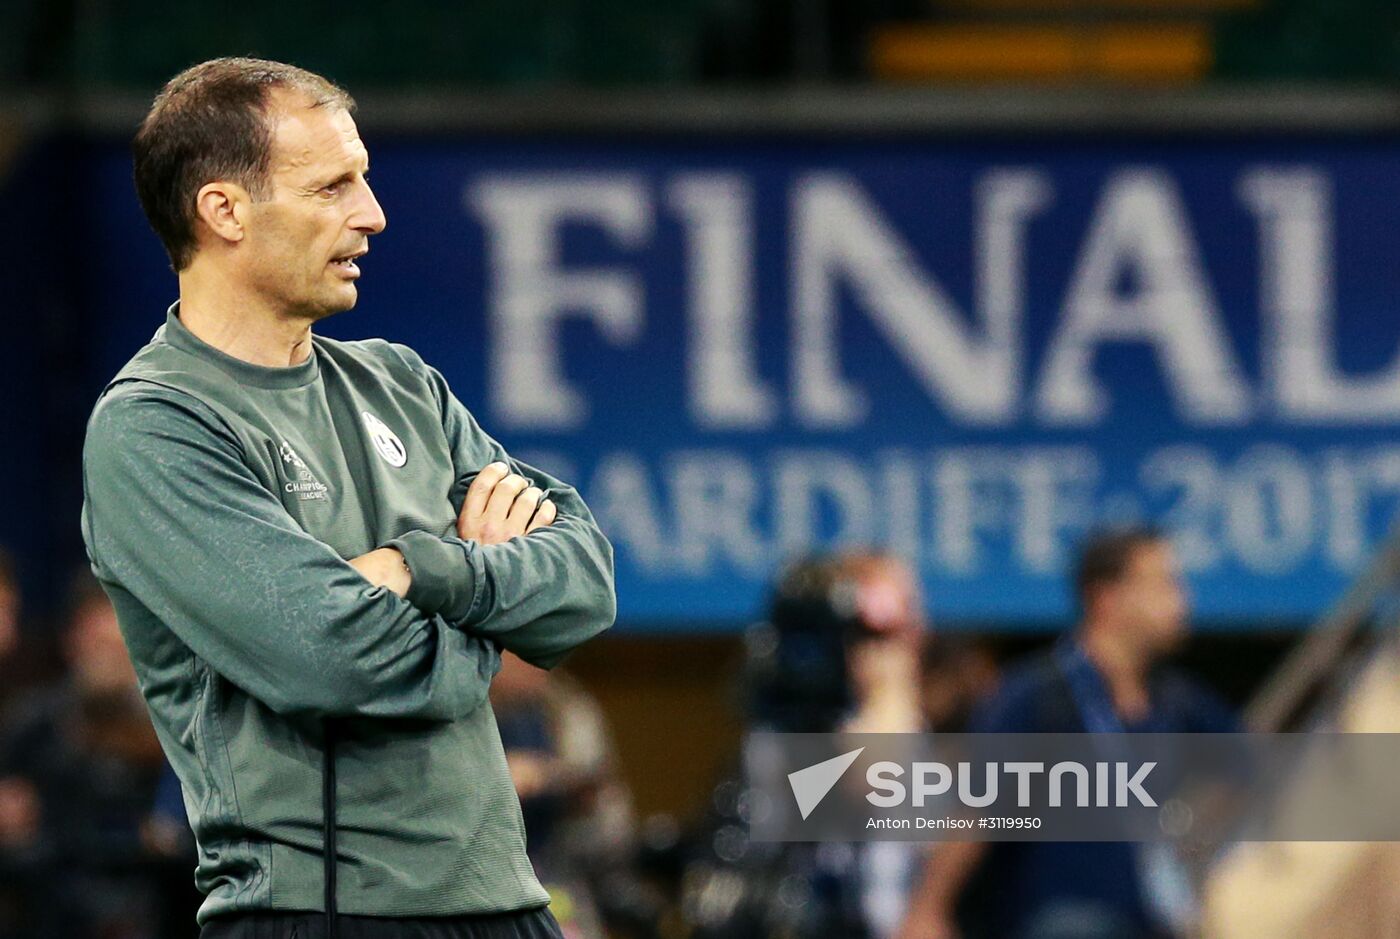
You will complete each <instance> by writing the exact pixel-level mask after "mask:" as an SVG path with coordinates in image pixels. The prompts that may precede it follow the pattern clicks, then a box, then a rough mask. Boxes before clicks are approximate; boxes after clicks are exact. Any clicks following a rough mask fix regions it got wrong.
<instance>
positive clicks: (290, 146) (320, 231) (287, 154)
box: [242, 94, 384, 320]
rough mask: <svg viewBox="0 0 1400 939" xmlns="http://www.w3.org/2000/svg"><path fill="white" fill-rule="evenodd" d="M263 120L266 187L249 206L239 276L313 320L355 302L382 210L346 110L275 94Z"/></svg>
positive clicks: (275, 302) (285, 310) (276, 303)
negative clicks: (267, 146)
mask: <svg viewBox="0 0 1400 939" xmlns="http://www.w3.org/2000/svg"><path fill="white" fill-rule="evenodd" d="M268 119H269V120H270V121H271V122H272V126H273V133H272V153H271V160H270V166H269V188H270V192H269V193H268V198H267V199H265V200H264V201H261V202H255V203H253V204H252V205H251V206H250V207H249V214H248V220H247V223H246V225H245V231H246V238H245V245H244V247H245V249H246V250H244V251H243V252H242V254H243V259H242V260H243V264H244V274H245V276H246V277H247V278H248V280H249V281H250V282H251V284H252V286H253V287H254V289H255V290H256V291H257V292H258V293H259V294H261V295H262V296H263V297H265V298H267V300H268V301H269V302H270V304H271V305H272V307H273V308H274V309H276V310H278V311H279V312H281V313H282V314H283V315H285V316H289V317H295V318H298V319H308V320H318V319H321V318H322V317H325V316H329V315H331V314H332V313H339V312H341V311H342V310H348V309H350V308H351V307H353V306H354V305H355V300H356V298H357V293H356V289H355V281H356V279H358V278H359V276H360V270H359V268H358V267H357V266H356V264H355V261H354V259H355V258H357V257H358V256H359V255H361V254H363V253H364V252H366V251H368V250H369V245H368V242H369V236H370V235H373V234H377V233H378V232H381V231H383V230H384V212H383V210H381V209H380V207H379V203H378V202H377V201H376V200H375V198H374V193H373V192H371V191H370V188H369V183H368V182H367V181H366V179H365V174H366V173H368V172H369V153H368V152H367V151H366V150H365V146H364V144H363V143H361V142H360V135H359V132H358V131H357V130H356V128H355V121H354V120H353V119H352V118H351V117H350V114H349V112H348V111H346V110H344V109H343V108H337V107H321V108H313V107H308V106H307V104H306V102H305V101H304V99H301V98H299V97H297V96H294V95H290V94H277V95H274V96H273V98H272V101H271V102H270V104H269V109H268Z"/></svg>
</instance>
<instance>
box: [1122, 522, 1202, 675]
mask: <svg viewBox="0 0 1400 939" xmlns="http://www.w3.org/2000/svg"><path fill="white" fill-rule="evenodd" d="M1108 592H1109V594H1110V597H1111V602H1112V604H1113V606H1114V612H1115V617H1114V618H1115V619H1117V620H1118V624H1119V628H1120V629H1122V630H1124V631H1125V632H1128V633H1131V634H1132V635H1133V636H1134V638H1135V639H1136V640H1137V641H1138V643H1139V645H1140V646H1141V647H1142V648H1143V649H1144V651H1146V652H1148V653H1149V654H1151V655H1163V654H1166V653H1168V652H1170V651H1172V650H1173V649H1175V648H1176V647H1177V646H1178V645H1179V644H1180V643H1181V640H1182V639H1183V638H1184V637H1185V635H1186V614H1187V598H1186V590H1185V588H1184V587H1183V586H1182V584H1181V576H1180V574H1179V573H1178V571H1177V566H1176V554H1175V552H1174V551H1172V547H1171V545H1170V544H1169V543H1167V542H1165V541H1154V542H1151V543H1149V544H1144V545H1140V546H1138V547H1137V548H1136V549H1135V550H1134V551H1133V554H1132V557H1131V558H1129V560H1128V565H1127V568H1126V569H1125V570H1124V572H1123V576H1122V578H1121V579H1120V580H1119V581H1118V582H1117V583H1116V584H1114V585H1112V586H1111V587H1109V588H1108Z"/></svg>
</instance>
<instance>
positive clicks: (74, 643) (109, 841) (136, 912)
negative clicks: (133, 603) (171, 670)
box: [0, 571, 189, 939]
mask: <svg viewBox="0 0 1400 939" xmlns="http://www.w3.org/2000/svg"><path fill="white" fill-rule="evenodd" d="M66 609H67V614H66V617H65V621H64V625H63V630H62V635H61V645H62V650H63V656H64V660H65V662H66V664H67V668H68V671H67V674H66V676H65V677H64V678H63V680H62V681H60V682H59V683H58V684H56V685H55V686H54V687H52V688H48V689H43V690H35V691H34V692H32V693H31V695H30V696H29V697H28V698H27V699H26V700H25V701H23V702H22V703H21V704H19V705H18V706H16V708H15V709H14V710H13V711H12V719H11V721H10V723H9V726H8V727H7V728H6V733H5V735H4V739H3V740H0V775H3V776H4V777H5V778H6V779H7V780H9V785H10V786H11V787H14V786H15V785H19V786H22V787H24V789H25V791H26V795H27V799H28V803H29V804H28V813H27V816H26V817H25V818H24V819H23V824H21V825H19V826H17V825H16V820H15V818H14V817H13V815H14V808H13V803H11V804H10V805H9V807H8V808H5V807H3V805H2V804H0V812H3V813H4V814H7V815H9V816H10V817H9V818H8V819H7V821H6V822H5V823H4V824H0V834H2V835H3V847H0V851H3V852H4V854H5V856H6V857H7V858H8V859H9V863H10V865H11V866H12V868H13V869H12V873H13V875H14V876H15V877H16V878H17V879H18V884H19V886H20V890H21V892H22V894H23V896H22V897H21V898H20V911H19V912H17V913H16V914H15V920H14V922H13V923H12V924H11V927H12V928H15V929H16V930H17V931H16V932H14V933H12V934H14V935H22V936H32V937H39V936H48V935H55V936H66V937H80V936H102V937H104V939H107V937H112V939H140V937H148V936H156V935H158V934H159V932H160V929H161V922H162V910H163V908H164V906H165V900H164V898H163V896H162V894H161V887H160V883H159V874H160V872H159V869H158V868H159V865H160V863H161V862H162V861H163V860H164V858H163V857H162V856H161V855H160V854H159V853H158V852H155V851H153V850H152V849H151V847H150V845H149V844H148V843H147V840H146V837H145V834H144V832H145V827H146V824H147V820H148V818H149V815H150V812H151V807H152V804H153V801H154V797H155V792H156V786H157V781H158V780H159V778H160V775H161V772H162V768H163V767H164V758H163V756H162V754H161V750H160V745H159V743H158V741H157V740H156V736H155V732H154V731H153V730H152V728H151V722H150V719H149V717H147V714H146V706H145V702H144V701H143V700H142V698H141V694H140V690H139V689H138V687H137V684H136V673H135V672H134V671H133V670H132V667H131V663H130V661H129V660H128V658H127V654H126V648H125V646H124V645H123V642H122V636H121V631H120V629H119V628H118V626H117V618H116V614H115V612H114V611H113V609H112V605H111V603H110V602H108V600H107V597H106V595H105V594H104V593H103V591H102V589H101V587H100V586H99V585H98V583H97V581H96V580H95V579H94V578H93V577H92V575H91V574H89V573H87V572H86V571H83V572H81V573H80V574H79V575H78V576H77V577H76V578H75V579H74V582H73V585H72V587H71V588H70V591H69V595H68V602H67V605H66ZM10 797H11V798H13V791H11V793H10ZM188 870H189V868H188V862H186V863H184V864H182V865H181V873H182V874H183V879H184V880H185V881H188Z"/></svg>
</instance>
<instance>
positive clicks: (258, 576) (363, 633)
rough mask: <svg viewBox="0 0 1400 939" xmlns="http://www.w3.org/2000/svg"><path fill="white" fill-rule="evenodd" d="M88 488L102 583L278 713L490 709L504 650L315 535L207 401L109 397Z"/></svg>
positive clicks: (437, 713)
mask: <svg viewBox="0 0 1400 939" xmlns="http://www.w3.org/2000/svg"><path fill="white" fill-rule="evenodd" d="M83 488H84V506H83V536H84V540H85V541H86V542H87V546H88V553H89V555H90V557H91V560H92V561H93V565H94V568H95V570H96V571H97V572H98V575H99V577H100V578H101V579H103V580H106V581H110V582H115V583H116V584H119V585H120V586H121V587H122V588H123V589H124V590H126V591H127V592H128V593H130V594H131V595H132V596H133V597H134V598H135V599H136V600H137V601H139V602H140V603H141V604H142V605H144V606H145V607H146V608H147V609H148V610H149V611H150V612H151V613H152V614H153V615H154V616H155V617H156V618H158V619H159V620H160V621H161V622H163V623H164V624H165V625H166V626H167V627H168V628H169V629H170V630H171V631H172V632H173V633H175V635H176V636H177V637H178V638H179V639H180V641H181V642H183V643H184V644H185V645H186V646H188V647H189V649H190V650H191V651H192V652H193V653H194V654H195V655H197V656H199V657H200V658H201V659H203V660H204V661H205V662H207V663H208V665H209V667H210V668H212V669H214V670H215V671H216V672H218V673H219V674H220V675H222V676H224V677H225V678H227V679H228V680H229V681H231V682H233V683H234V684H236V685H238V686H239V687H240V688H242V689H243V690H244V691H246V692H248V693H249V694H250V695H252V696H253V697H256V698H258V699H259V700H261V701H263V702H264V703H265V704H267V705H268V706H269V707H270V708H272V709H273V710H274V711H277V712H279V713H285V714H304V715H311V716H346V715H354V716H367V717H417V718H427V719H437V720H451V719H455V718H459V717H462V716H464V715H466V714H468V713H470V712H471V711H473V710H474V709H475V708H477V707H478V706H479V705H480V704H481V703H482V701H483V700H485V697H486V693H487V689H488V687H489V684H490V680H491V678H492V676H494V674H495V673H496V670H497V669H498V668H499V667H500V656H499V653H498V651H497V650H496V648H495V646H494V644H493V643H492V642H491V641H490V640H489V639H486V638H484V637H481V636H475V635H470V634H468V633H464V632H462V631H461V630H458V629H453V628H451V627H450V626H448V625H447V624H446V623H444V622H442V621H441V620H439V619H437V618H435V617H433V616H431V615H428V614H425V613H423V612H422V611H421V610H419V609H418V608H417V607H415V606H414V605H413V604H412V603H410V602H409V601H407V600H405V599H403V598H400V597H399V596H397V595H396V594H394V593H393V592H392V591H389V590H387V589H385V588H382V587H376V586H374V585H372V584H371V583H369V582H368V581H367V580H365V579H364V578H363V577H362V576H361V575H360V573H359V572H358V571H357V570H355V568H353V567H351V566H350V565H349V564H348V563H347V562H346V561H344V560H343V559H341V558H340V557H339V555H337V554H336V553H335V551H333V550H332V549H331V548H330V546H328V545H326V544H324V543H322V542H320V541H318V540H316V539H315V538H313V537H311V536H310V535H308V534H307V533H306V532H305V531H303V530H302V529H301V528H300V527H299V526H298V525H297V524H296V523H295V521H293V520H292V518H291V516H290V515H288V514H287V513H286V511H285V510H284V509H283V507H282V504H281V503H280V502H279V501H278V499H277V497H276V496H275V495H274V494H273V493H271V492H269V491H268V490H267V489H266V488H264V487H263V486H262V484H261V483H260V481H259V480H258V478H257V477H256V476H255V475H254V473H253V472H252V470H251V469H249V467H248V465H247V464H246V463H245V462H244V461H243V458H242V447H241V444H240V443H239V442H238V440H237V438H236V437H235V436H234V435H233V434H232V432H230V431H229V430H228V429H227V427H226V426H225V425H224V424H223V422H222V421H221V420H220V419H219V418H218V416H217V415H216V414H215V413H214V412H213V411H212V410H210V409H209V408H208V407H207V406H205V405H204V404H202V403H201V402H199V401H197V400H196V399H194V398H192V397H189V396H188V395H185V394H182V393H180V392H177V391H173V390H170V389H165V388H162V387H159V386H151V385H144V384H127V385H122V386H118V387H117V388H116V389H113V390H112V391H111V392H109V393H108V395H107V396H106V398H104V399H103V400H102V401H101V402H100V403H99V405H98V407H97V408H96V409H95V410H94V412H93V416H92V418H91V420H90V421H89V424H88V431H87V440H86V443H85V445H84V449H83Z"/></svg>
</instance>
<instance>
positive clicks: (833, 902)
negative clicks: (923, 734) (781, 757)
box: [682, 552, 926, 939]
mask: <svg viewBox="0 0 1400 939" xmlns="http://www.w3.org/2000/svg"><path fill="white" fill-rule="evenodd" d="M925 630H926V619H925V614H924V610H923V605H922V598H921V597H920V594H919V589H918V583H917V581H916V579H915V577H914V574H913V571H911V570H910V569H909V567H908V565H907V564H905V563H904V562H902V561H900V560H899V559H897V558H894V557H891V556H889V555H883V554H876V553H870V552H853V553H849V554H842V555H834V556H831V555H817V556H814V557H810V558H806V559H804V560H800V561H798V562H796V563H794V564H793V565H791V566H790V567H789V568H787V570H786V571H785V572H784V573H783V575H782V576H781V577H780V579H779V581H778V584H777V586H776V587H775V589H774V594H773V600H772V602H771V606H770V610H769V615H768V620H767V622H766V623H764V624H762V625H760V626H758V627H756V628H755V630H753V631H752V632H751V634H750V636H749V640H748V645H749V659H750V661H749V664H748V668H749V676H748V683H749V692H750V700H749V709H750V726H749V729H750V730H751V731H772V732H784V733H837V732H843V733H912V732H918V731H921V730H922V729H924V716H923V709H922V703H921V694H922V674H921V667H920V663H921V652H922V646H923V643H924V638H925ZM754 756H755V755H754V754H753V753H752V752H751V744H746V753H745V758H746V759H751V758H754ZM713 801H714V817H713V818H712V819H711V820H710V822H709V825H708V830H707V831H706V832H705V835H704V837H703V839H702V842H701V844H702V849H701V851H700V856H699V857H698V858H696V859H695V860H694V861H693V862H692V864H691V865H690V866H689V868H688V869H687V871H686V874H685V877H684V882H685V889H684V896H683V899H682V903H683V907H684V915H685V917H686V919H687V920H688V922H689V924H690V925H691V927H692V932H691V935H692V937H693V939H766V937H769V936H782V937H787V939H809V937H810V939H818V937H830V936H841V937H843V939H867V937H869V939H877V937H886V936H890V935H891V934H893V932H894V931H895V929H896V928H897V927H898V925H899V923H900V921H901V918H902V917H903V915H904V912H905V905H906V902H907V898H908V895H909V890H910V888H911V886H912V884H913V878H914V877H915V875H916V874H917V872H918V870H919V849H918V846H917V845H912V844H907V843H897V842H872V843H866V844H846V843H822V844H784V845H778V844H759V843H756V842H751V841H749V840H748V838H747V827H746V826H747V822H748V818H747V816H748V813H749V811H750V809H751V807H752V797H751V795H750V794H749V793H748V791H747V789H746V787H745V783H744V781H743V779H742V778H739V779H733V780H728V781H726V782H724V783H722V784H721V785H720V786H719V787H717V789H716V790H715V794H714V800H713Z"/></svg>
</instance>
